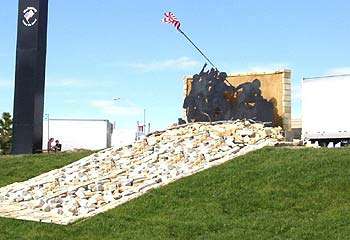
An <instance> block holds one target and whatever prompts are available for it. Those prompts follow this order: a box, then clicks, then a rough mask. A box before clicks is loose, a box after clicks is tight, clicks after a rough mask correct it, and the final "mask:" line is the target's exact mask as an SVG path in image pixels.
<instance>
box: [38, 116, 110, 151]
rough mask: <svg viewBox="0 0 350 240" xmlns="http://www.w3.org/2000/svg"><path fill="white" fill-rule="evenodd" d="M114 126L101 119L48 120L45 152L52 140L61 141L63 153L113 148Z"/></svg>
mask: <svg viewBox="0 0 350 240" xmlns="http://www.w3.org/2000/svg"><path fill="white" fill-rule="evenodd" d="M112 133H113V124H111V123H110V122H109V121H108V120H99V119H46V121H44V128H43V150H44V151H45V150H47V142H48V140H49V139H50V138H54V140H59V142H60V143H61V144H62V151H67V150H74V149H89V150H100V149H104V148H109V147H111V138H112Z"/></svg>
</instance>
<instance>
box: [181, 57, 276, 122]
mask: <svg viewBox="0 0 350 240" xmlns="http://www.w3.org/2000/svg"><path fill="white" fill-rule="evenodd" d="M205 68H206V64H205V65H204V67H203V69H202V70H201V72H200V73H199V74H195V75H194V76H193V80H192V84H191V90H190V92H189V94H188V95H187V96H186V98H185V100H184V104H183V107H184V108H185V109H186V115H187V121H188V122H208V121H210V122H211V121H223V120H235V119H253V120H255V121H262V122H272V119H273V108H274V106H273V104H272V103H270V102H268V101H267V100H266V99H264V98H263V97H262V95H261V90H260V87H261V83H260V81H259V80H258V79H255V80H254V81H252V82H246V83H242V84H240V85H239V86H237V87H234V86H232V85H231V84H229V83H228V82H227V80H226V78H227V74H226V73H225V72H219V71H218V70H217V69H213V68H212V69H211V70H210V71H205Z"/></svg>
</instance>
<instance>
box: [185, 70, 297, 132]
mask: <svg viewBox="0 0 350 240" xmlns="http://www.w3.org/2000/svg"><path fill="white" fill-rule="evenodd" d="M255 79H258V80H260V82H261V92H262V96H263V97H264V98H265V99H266V100H267V101H271V102H272V103H273V104H274V106H275V110H274V122H273V124H274V125H275V126H282V127H283V129H285V130H290V127H291V71H290V70H288V69H285V70H282V71H276V72H264V73H245V74H232V75H228V77H227V80H228V82H230V84H232V85H233V86H238V85H239V84H241V83H245V82H252V81H253V80H255ZM191 81H192V77H185V79H184V95H185V96H187V94H188V93H189V92H190V90H191Z"/></svg>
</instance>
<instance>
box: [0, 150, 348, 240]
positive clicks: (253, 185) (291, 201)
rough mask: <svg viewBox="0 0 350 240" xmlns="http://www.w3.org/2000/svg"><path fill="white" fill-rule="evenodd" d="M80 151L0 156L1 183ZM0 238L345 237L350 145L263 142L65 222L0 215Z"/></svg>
mask: <svg viewBox="0 0 350 240" xmlns="http://www.w3.org/2000/svg"><path fill="white" fill-rule="evenodd" d="M78 155H79V154H72V155H69V154H62V155H50V157H49V158H47V156H44V155H41V156H34V157H14V158H12V157H6V158H0V184H1V185H4V184H7V183H10V182H13V181H19V180H23V179H24V178H27V177H31V176H34V175H37V174H38V173H39V172H42V171H47V170H49V169H51V168H54V167H58V166H61V165H63V164H65V163H68V162H70V161H71V160H74V159H77V157H78ZM27 161H28V163H27ZM19 165H23V166H19ZM0 239H35V240H40V239H43V240H44V239H45V240H47V239H59V240H62V239H99V240H102V239H113V240H114V239H240V240H242V239H350V149H349V148H344V149H298V150H293V149H287V148H265V149H263V150H260V151H257V152H253V153H250V154H248V155H246V156H243V157H240V158H237V159H235V160H234V161H231V162H228V163H226V164H223V165H221V166H219V167H216V168H213V169H210V170H207V171H204V172H201V173H199V174H196V175H194V176H191V177H188V178H185V179H182V180H180V181H178V182H176V183H173V184H170V185H168V186H166V187H163V188H161V189H156V190H153V191H151V192H150V193H148V194H146V195H144V196H142V197H140V198H138V199H135V200H133V201H131V202H129V203H127V204H124V205H122V206H120V207H118V208H116V209H113V210H111V211H108V212H106V213H103V214H100V215H97V216H96V217H93V218H91V219H87V220H84V221H80V222H77V223H75V224H72V225H69V226H57V225H50V224H41V223H34V222H25V221H19V220H10V219H2V218H1V219H0Z"/></svg>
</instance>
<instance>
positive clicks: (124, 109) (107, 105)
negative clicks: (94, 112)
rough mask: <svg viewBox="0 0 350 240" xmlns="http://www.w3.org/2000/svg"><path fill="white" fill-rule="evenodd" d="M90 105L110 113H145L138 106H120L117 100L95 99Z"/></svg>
mask: <svg viewBox="0 0 350 240" xmlns="http://www.w3.org/2000/svg"><path fill="white" fill-rule="evenodd" d="M90 105H91V106H92V107H94V108H97V109H99V110H100V111H102V112H103V113H104V114H108V115H123V116H134V115H140V114H142V113H143V110H142V109H141V108H139V107H137V106H131V105H129V106H118V105H117V103H115V101H108V100H93V101H91V102H90Z"/></svg>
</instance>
